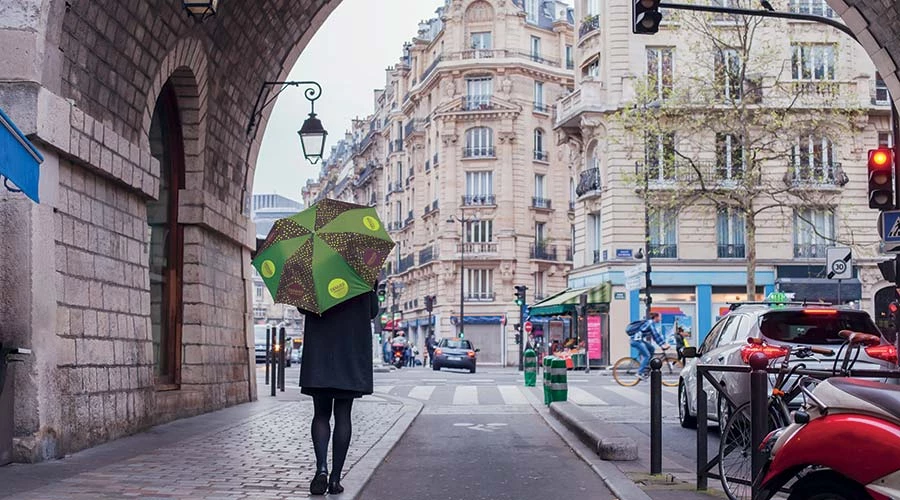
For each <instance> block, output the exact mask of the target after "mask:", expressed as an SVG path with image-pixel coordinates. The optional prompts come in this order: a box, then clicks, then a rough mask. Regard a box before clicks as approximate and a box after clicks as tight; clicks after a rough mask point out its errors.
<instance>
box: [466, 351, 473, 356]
mask: <svg viewBox="0 0 900 500" xmlns="http://www.w3.org/2000/svg"><path fill="white" fill-rule="evenodd" d="M466 354H468V355H469V357H470V358H474V357H475V351H469V352H467V353H466Z"/></svg>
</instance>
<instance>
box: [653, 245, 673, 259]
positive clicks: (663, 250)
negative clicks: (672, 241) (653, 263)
mask: <svg viewBox="0 0 900 500" xmlns="http://www.w3.org/2000/svg"><path fill="white" fill-rule="evenodd" d="M650 256H651V257H653V258H657V259H677V258H678V245H662V244H655V243H651V244H650Z"/></svg>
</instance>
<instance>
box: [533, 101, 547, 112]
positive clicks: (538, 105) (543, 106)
mask: <svg viewBox="0 0 900 500" xmlns="http://www.w3.org/2000/svg"><path fill="white" fill-rule="evenodd" d="M534 110H535V111H537V112H538V113H549V112H550V106H549V105H547V104H544V103H542V102H536V103H534Z"/></svg>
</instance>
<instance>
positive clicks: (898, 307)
mask: <svg viewBox="0 0 900 500" xmlns="http://www.w3.org/2000/svg"><path fill="white" fill-rule="evenodd" d="M888 309H890V310H891V313H892V314H896V313H897V311H898V310H900V304H897V301H896V300H895V301H894V302H891V303H890V305H888Z"/></svg>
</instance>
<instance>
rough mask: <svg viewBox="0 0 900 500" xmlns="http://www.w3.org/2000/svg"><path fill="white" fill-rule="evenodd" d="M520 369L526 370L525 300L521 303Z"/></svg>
mask: <svg viewBox="0 0 900 500" xmlns="http://www.w3.org/2000/svg"><path fill="white" fill-rule="evenodd" d="M519 328H520V330H519V371H520V372H521V371H524V370H525V358H524V353H525V349H524V347H523V346H524V345H525V301H524V300H523V301H522V303H521V304H519Z"/></svg>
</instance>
